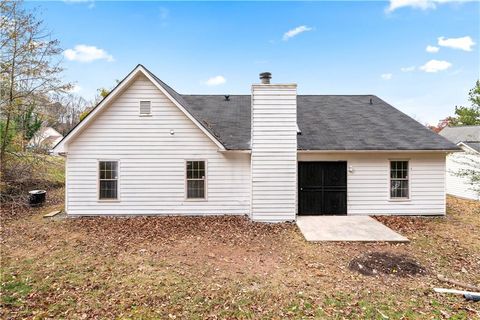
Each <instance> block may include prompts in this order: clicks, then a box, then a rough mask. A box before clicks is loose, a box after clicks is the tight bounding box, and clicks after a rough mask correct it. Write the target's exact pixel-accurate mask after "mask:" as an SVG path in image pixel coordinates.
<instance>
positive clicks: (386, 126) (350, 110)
mask: <svg viewBox="0 0 480 320" xmlns="http://www.w3.org/2000/svg"><path fill="white" fill-rule="evenodd" d="M136 70H140V71H142V72H143V73H144V74H145V75H146V76H147V78H150V79H151V80H152V81H153V82H154V83H155V84H156V85H157V87H158V88H159V89H160V90H161V91H162V92H164V94H165V95H167V97H169V98H170V99H171V100H172V102H174V103H175V104H176V105H177V107H179V108H180V109H181V110H182V111H183V112H184V113H185V114H186V115H187V117H189V118H190V119H191V120H192V121H193V122H194V123H195V124H197V126H198V127H199V128H200V129H202V131H204V133H205V134H206V135H207V136H209V137H210V138H211V139H212V141H214V142H215V143H216V144H217V145H218V146H219V148H220V149H221V150H225V149H227V150H248V149H250V139H251V96H250V95H230V96H229V99H228V101H227V100H226V99H225V96H223V95H181V94H179V93H178V92H176V91H175V90H174V89H172V88H171V87H170V86H168V85H167V84H166V83H164V82H163V81H162V80H160V79H159V78H158V77H156V76H155V75H154V74H153V73H152V72H150V71H149V70H148V69H146V68H145V67H143V66H142V65H138V66H137V67H136V68H135V69H134V70H133V71H132V72H131V73H130V74H129V75H128V76H127V77H126V78H125V79H124V80H122V81H121V82H120V83H119V84H118V85H117V87H115V89H114V90H112V92H111V93H110V94H109V95H108V96H107V97H105V99H103V100H102V102H100V103H99V105H97V106H96V107H95V108H94V109H93V110H92V112H90V114H89V115H88V116H87V117H86V118H85V119H84V121H82V122H80V124H79V125H77V126H76V127H75V128H73V129H72V130H71V131H70V132H69V133H68V134H67V135H66V136H65V138H64V139H63V140H62V141H61V142H60V143H59V144H57V146H55V148H54V151H57V152H58V150H61V148H62V146H63V145H62V144H64V143H65V142H66V141H68V139H71V138H72V137H73V136H74V134H75V133H76V132H77V131H79V129H81V128H77V127H81V126H84V125H85V124H86V123H87V122H88V121H90V119H91V118H93V117H94V116H95V113H97V112H98V110H97V109H100V108H102V106H103V105H106V104H107V103H108V101H109V100H111V95H114V94H115V92H117V91H120V90H119V89H118V90H117V88H119V87H120V86H121V85H122V83H124V82H125V80H126V79H128V78H129V77H131V76H132V73H134V72H135V71H136ZM370 99H372V104H370ZM297 125H298V127H299V129H300V131H301V134H299V135H298V136H297V137H298V140H297V141H298V149H299V150H319V151H322V150H323V151H328V150H332V151H334V150H337V151H368V150H379V151H389V150H391V151H397V150H401V151H409V150H411V151H413V150H422V151H443V150H459V148H458V147H457V146H456V145H455V144H453V143H452V142H450V141H448V140H447V139H445V138H443V137H441V136H439V135H438V134H436V133H434V132H433V131H431V130H429V129H427V128H426V127H424V126H423V125H421V124H420V123H418V122H417V121H415V120H413V119H412V118H410V117H408V116H407V115H405V114H404V113H402V112H400V111H399V110H397V109H395V108H394V107H392V106H391V105H389V104H388V103H386V102H385V101H383V100H382V99H380V98H378V97H376V96H372V95H298V96H297Z"/></svg>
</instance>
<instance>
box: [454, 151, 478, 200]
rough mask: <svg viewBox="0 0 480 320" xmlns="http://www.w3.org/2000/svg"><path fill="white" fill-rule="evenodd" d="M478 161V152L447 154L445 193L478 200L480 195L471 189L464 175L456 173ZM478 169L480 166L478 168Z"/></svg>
mask: <svg viewBox="0 0 480 320" xmlns="http://www.w3.org/2000/svg"><path fill="white" fill-rule="evenodd" d="M474 159H476V161H477V163H478V162H479V161H480V154H478V153H477V154H474V153H473V152H468V153H467V152H459V153H453V154H451V155H449V156H447V193H448V194H451V195H453V196H457V197H461V198H466V199H471V200H480V195H479V194H478V193H477V192H475V191H474V190H473V189H472V185H471V184H470V181H469V180H468V179H467V178H466V177H460V176H458V175H457V174H456V173H458V172H459V171H460V170H462V169H463V170H465V169H467V170H468V169H470V170H471V169H473V167H472V164H473V163H474V162H472V161H473V160H474ZM478 170H480V168H478Z"/></svg>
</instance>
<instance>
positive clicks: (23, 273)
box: [0, 198, 480, 319]
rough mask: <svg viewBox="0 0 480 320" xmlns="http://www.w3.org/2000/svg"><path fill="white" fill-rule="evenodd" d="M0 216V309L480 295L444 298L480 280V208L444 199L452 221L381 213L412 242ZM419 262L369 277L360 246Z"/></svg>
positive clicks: (441, 311) (299, 306)
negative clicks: (455, 287)
mask: <svg viewBox="0 0 480 320" xmlns="http://www.w3.org/2000/svg"><path fill="white" fill-rule="evenodd" d="M59 206H60V205H50V206H49V207H46V208H43V209H36V210H29V211H26V212H25V213H24V214H23V215H20V216H15V217H14V218H12V219H7V220H3V221H2V231H1V237H2V238H1V249H2V251H1V252H2V265H1V271H2V278H1V282H2V297H1V299H2V308H1V311H0V318H5V319H9V318H45V317H52V318H59V317H63V318H114V317H121V318H126V317H133V318H177V319H185V318H193V319H196V318H198V319H204V318H212V319H216V318H266V319H269V318H272V317H273V318H284V317H287V318H314V317H322V318H329V317H330V318H339V319H341V318H348V319H351V318H353V319H356V318H358V319H364V318H378V319H382V318H385V319H386V318H387V317H388V318H389V319H400V318H404V319H405V318H407V319H413V318H426V319H431V318H448V317H453V318H455V319H471V318H475V317H480V313H479V312H480V311H479V310H480V304H478V303H476V304H475V303H473V302H466V301H464V300H463V298H462V297H460V296H452V295H439V294H435V293H433V292H432V290H431V288H432V287H434V286H443V287H449V286H448V285H447V284H445V283H440V282H439V281H438V280H437V279H436V274H437V273H441V274H443V275H445V276H448V277H450V278H455V279H457V280H460V281H463V282H466V283H470V284H476V285H480V275H479V272H478V270H479V269H480V232H479V230H480V205H479V203H478V202H477V203H475V202H472V201H464V200H458V199H455V198H449V199H448V213H449V214H448V216H447V217H446V218H428V219H427V218H395V217H392V218H379V220H381V221H382V222H384V223H385V224H387V225H388V226H390V227H391V228H393V229H394V230H396V231H399V232H400V233H401V234H403V235H405V236H407V237H408V238H409V239H411V240H412V241H411V243H409V244H373V243H369V244H368V243H367V244H352V243H348V244H347V243H343V244H341V243H340V244H339V243H337V244H332V243H328V244H327V243H317V244H312V243H307V242H305V241H304V240H303V238H302V236H301V234H300V233H299V231H298V230H297V228H296V226H295V225H294V224H276V225H268V224H257V223H252V222H250V221H249V220H247V219H245V218H240V217H210V218H179V217H167V218H154V217H148V218H127V219H112V218H88V219H87V218H82V219H67V220H46V219H43V218H42V213H45V212H48V211H49V210H52V209H53V208H57V207H59ZM376 252H381V253H386V254H387V256H388V254H395V255H404V256H406V257H408V258H410V259H412V260H413V261H415V262H416V263H418V266H419V267H421V268H420V269H419V270H422V268H423V269H424V272H423V271H422V272H419V273H417V274H415V275H410V274H408V273H404V272H396V270H392V272H391V274H389V275H386V274H383V273H381V272H379V273H375V274H374V275H362V274H360V273H359V272H357V271H353V270H351V269H350V268H349V265H350V263H351V261H352V260H353V259H354V258H357V257H359V256H361V255H364V254H370V255H372V254H373V256H375V254H374V253H376Z"/></svg>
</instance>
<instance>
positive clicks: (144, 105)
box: [140, 101, 152, 116]
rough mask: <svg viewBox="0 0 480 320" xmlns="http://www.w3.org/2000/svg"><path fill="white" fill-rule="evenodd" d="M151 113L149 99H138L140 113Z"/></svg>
mask: <svg viewBox="0 0 480 320" xmlns="http://www.w3.org/2000/svg"><path fill="white" fill-rule="evenodd" d="M151 113H152V106H151V103H150V101H140V115H141V116H148V115H151Z"/></svg>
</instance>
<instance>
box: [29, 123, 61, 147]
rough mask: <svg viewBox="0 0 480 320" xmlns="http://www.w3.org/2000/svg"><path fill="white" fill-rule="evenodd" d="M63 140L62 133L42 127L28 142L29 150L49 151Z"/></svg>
mask: <svg viewBox="0 0 480 320" xmlns="http://www.w3.org/2000/svg"><path fill="white" fill-rule="evenodd" d="M62 139H63V136H62V134H61V133H60V132H58V131H57V130H55V129H54V128H52V127H41V128H40V129H39V130H38V131H37V132H36V133H35V134H34V135H33V137H32V139H30V141H28V144H27V147H28V148H35V149H43V150H49V149H51V148H53V147H54V146H55V145H56V144H57V143H59V142H60V141H61V140H62Z"/></svg>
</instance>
